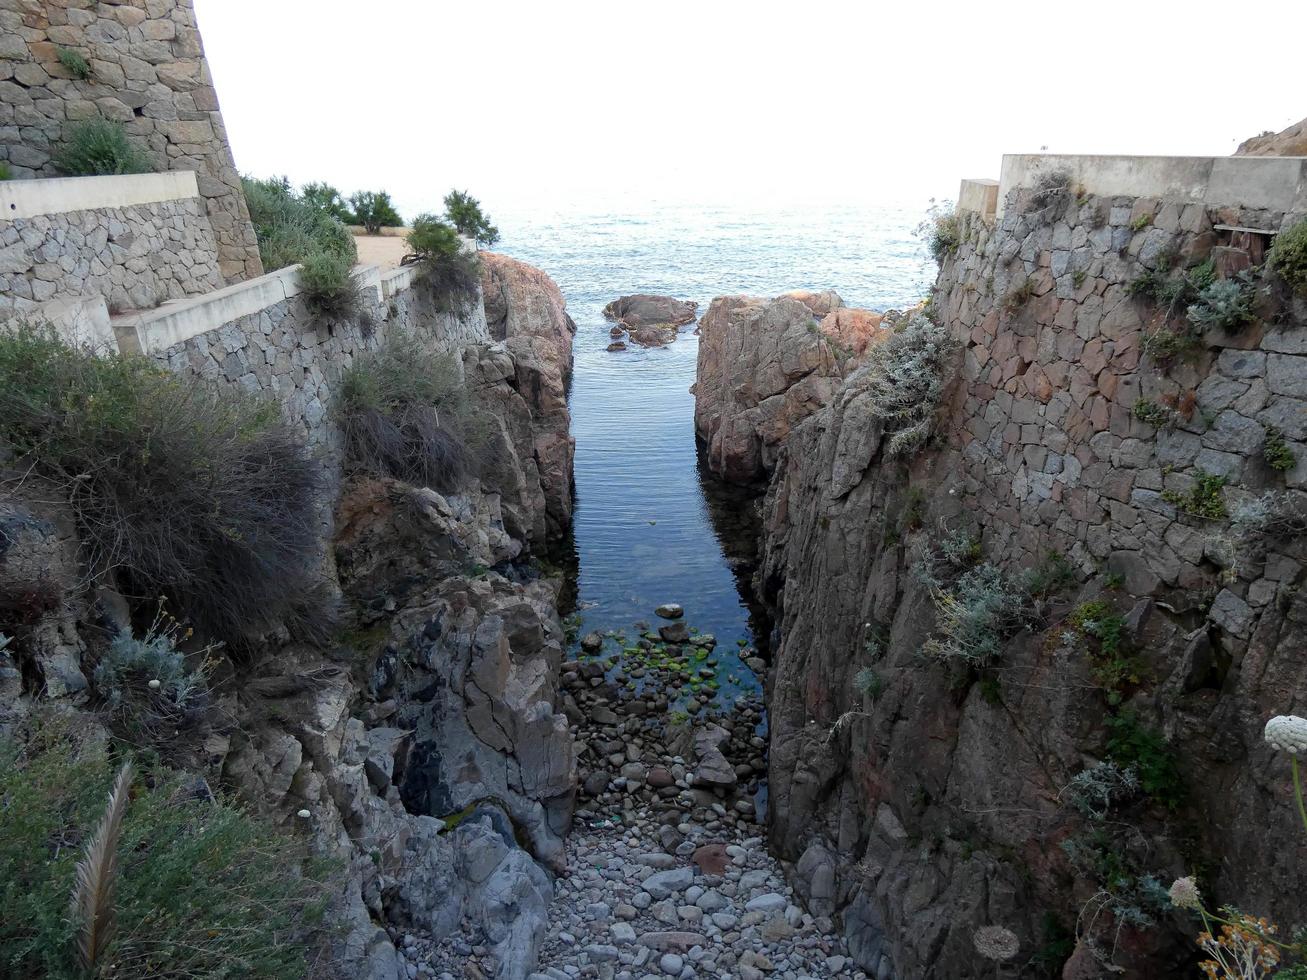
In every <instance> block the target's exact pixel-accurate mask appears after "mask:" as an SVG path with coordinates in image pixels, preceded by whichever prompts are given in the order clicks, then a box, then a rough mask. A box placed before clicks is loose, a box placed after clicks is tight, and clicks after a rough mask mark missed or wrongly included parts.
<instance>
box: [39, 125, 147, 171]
mask: <svg viewBox="0 0 1307 980" xmlns="http://www.w3.org/2000/svg"><path fill="white" fill-rule="evenodd" d="M54 165H55V167H56V168H58V170H59V172H60V173H63V174H67V175H68V176H69V177H99V176H105V175H110V174H143V173H148V172H149V171H151V170H153V169H154V168H153V167H152V166H151V164H150V158H149V156H148V154H147V153H146V152H145V150H144V149H143V148H142V147H141V146H140V144H138V143H137V142H136V141H135V140H133V139H132V138H131V137H130V136H129V135H128V134H127V130H125V129H124V128H123V126H122V124H121V123H118V122H114V121H113V120H111V119H88V120H86V121H85V122H80V123H74V124H73V125H72V127H70V129H69V130H68V132H67V134H66V137H65V141H64V144H63V145H62V146H61V147H60V148H59V149H58V151H57V152H56V153H55V155H54Z"/></svg>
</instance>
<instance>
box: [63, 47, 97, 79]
mask: <svg viewBox="0 0 1307 980" xmlns="http://www.w3.org/2000/svg"><path fill="white" fill-rule="evenodd" d="M55 56H56V57H57V58H58V59H59V64H61V65H63V66H64V67H65V68H66V69H68V73H69V74H70V75H72V76H73V77H74V78H80V79H82V81H86V79H88V78H90V77H91V66H90V64H89V63H88V62H87V60H86V59H85V58H83V57H82V55H81V54H80V53H79V52H77V51H74V50H73V49H72V48H56V49H55Z"/></svg>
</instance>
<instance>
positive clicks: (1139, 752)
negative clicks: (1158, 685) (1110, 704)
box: [1107, 711, 1185, 810]
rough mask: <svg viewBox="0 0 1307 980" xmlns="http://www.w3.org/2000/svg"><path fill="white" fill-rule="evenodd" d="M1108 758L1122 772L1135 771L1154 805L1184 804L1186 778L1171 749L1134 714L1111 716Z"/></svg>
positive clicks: (1170, 808) (1170, 805)
mask: <svg viewBox="0 0 1307 980" xmlns="http://www.w3.org/2000/svg"><path fill="white" fill-rule="evenodd" d="M1107 757H1108V758H1109V759H1110V760H1111V761H1112V762H1115V763H1116V764H1117V765H1118V766H1120V767H1122V768H1123V769H1131V770H1133V772H1134V774H1135V775H1136V776H1137V777H1138V779H1139V786H1140V787H1141V788H1142V789H1143V791H1144V792H1145V793H1147V794H1148V795H1149V797H1150V798H1151V799H1152V800H1153V801H1154V802H1156V803H1160V804H1161V805H1162V806H1165V807H1166V808H1167V809H1169V810H1174V809H1176V808H1178V807H1179V806H1180V804H1181V803H1183V802H1184V798H1185V785H1184V778H1183V777H1182V776H1181V775H1180V767H1179V765H1177V763H1176V761H1175V756H1174V755H1172V754H1171V749H1170V746H1168V745H1167V743H1166V739H1164V738H1163V737H1162V736H1161V735H1160V734H1158V733H1157V732H1155V731H1153V730H1152V729H1151V728H1148V727H1146V726H1145V725H1144V724H1143V723H1142V722H1140V721H1139V718H1138V717H1137V716H1136V715H1135V714H1134V713H1133V712H1131V711H1123V712H1121V713H1120V714H1116V715H1109V716H1108V718H1107Z"/></svg>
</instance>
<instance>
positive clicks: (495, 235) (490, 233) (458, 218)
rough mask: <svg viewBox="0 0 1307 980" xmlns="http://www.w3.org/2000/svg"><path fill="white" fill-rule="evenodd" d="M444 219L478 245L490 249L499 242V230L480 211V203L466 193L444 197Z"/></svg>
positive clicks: (450, 194)
mask: <svg viewBox="0 0 1307 980" xmlns="http://www.w3.org/2000/svg"><path fill="white" fill-rule="evenodd" d="M445 217H446V218H448V219H449V223H450V224H452V225H453V226H454V227H455V228H457V229H458V233H459V234H460V235H466V236H467V237H468V238H471V239H472V240H473V241H475V242H476V243H477V244H479V245H484V246H486V247H487V248H490V247H491V246H493V245H494V244H495V242H497V241H499V229H498V228H496V227H495V226H494V225H492V224H491V223H490V217H489V216H488V215H486V214H483V213H482V211H481V202H480V201H478V200H477V199H476V198H475V197H473V196H472V195H471V194H469V193H468V192H467V191H450V192H449V193H448V194H446V195H445Z"/></svg>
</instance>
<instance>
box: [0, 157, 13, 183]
mask: <svg viewBox="0 0 1307 980" xmlns="http://www.w3.org/2000/svg"><path fill="white" fill-rule="evenodd" d="M13 179H14V172H13V171H12V170H11V169H9V164H7V163H5V161H3V160H0V180H13Z"/></svg>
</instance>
